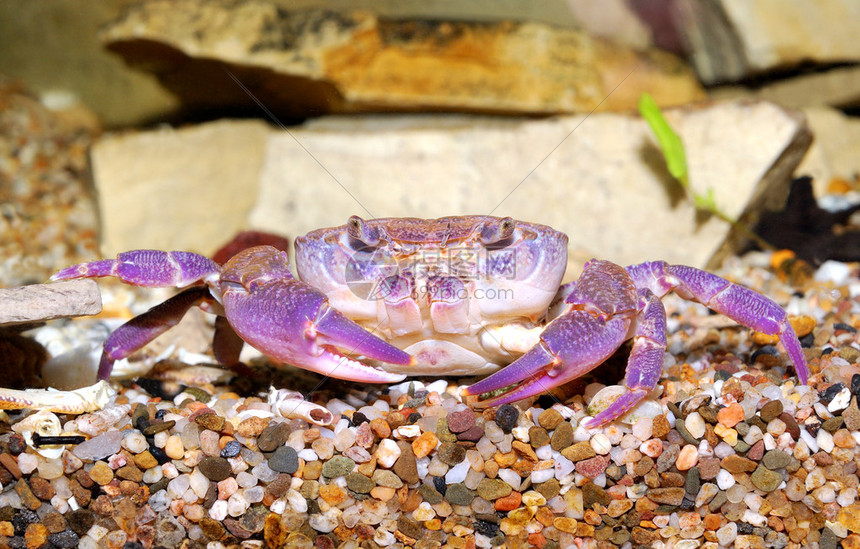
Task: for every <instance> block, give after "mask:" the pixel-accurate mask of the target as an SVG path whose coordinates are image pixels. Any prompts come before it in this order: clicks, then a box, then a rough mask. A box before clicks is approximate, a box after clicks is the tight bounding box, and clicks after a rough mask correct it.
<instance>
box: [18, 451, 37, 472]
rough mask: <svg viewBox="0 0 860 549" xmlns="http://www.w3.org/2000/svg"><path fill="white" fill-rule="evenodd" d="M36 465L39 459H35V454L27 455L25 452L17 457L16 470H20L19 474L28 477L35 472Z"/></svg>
mask: <svg viewBox="0 0 860 549" xmlns="http://www.w3.org/2000/svg"><path fill="white" fill-rule="evenodd" d="M38 465H39V458H37V457H36V454H28V453H26V452H25V453H23V454H20V455H18V469H21V472H22V473H24V474H25V475H29V474H30V473H32V472H33V471H35V470H36V467H37V466H38Z"/></svg>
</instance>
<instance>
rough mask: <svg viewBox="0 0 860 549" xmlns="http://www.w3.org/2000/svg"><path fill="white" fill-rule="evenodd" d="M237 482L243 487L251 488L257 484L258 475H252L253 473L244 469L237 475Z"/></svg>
mask: <svg viewBox="0 0 860 549" xmlns="http://www.w3.org/2000/svg"><path fill="white" fill-rule="evenodd" d="M236 483H237V484H239V486H241V487H242V488H251V487H253V486H256V485H257V477H255V476H254V475H252V474H251V473H247V472H245V471H242V472H241V473H239V474H238V475H236Z"/></svg>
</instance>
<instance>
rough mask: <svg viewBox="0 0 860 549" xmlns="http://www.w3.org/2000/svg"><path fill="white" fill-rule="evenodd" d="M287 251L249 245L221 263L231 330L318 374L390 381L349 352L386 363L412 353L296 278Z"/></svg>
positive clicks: (395, 377)
mask: <svg viewBox="0 0 860 549" xmlns="http://www.w3.org/2000/svg"><path fill="white" fill-rule="evenodd" d="M286 261H287V259H286V254H285V253H284V252H282V251H279V250H276V249H275V248H272V247H270V246H259V247H255V248H249V249H247V250H244V251H242V252H240V253H239V254H237V255H236V256H234V257H233V258H232V259H231V260H230V261H229V262H227V264H226V265H225V266H224V272H223V274H222V276H221V281H220V284H221V295H222V303H223V305H224V311H225V312H226V316H227V319H228V320H229V321H230V325H231V326H232V327H233V329H234V330H235V331H236V333H237V334H238V335H239V336H240V337H241V338H242V339H243V340H245V341H246V342H248V343H249V344H251V345H252V346H253V347H255V348H256V349H257V350H259V351H260V352H262V353H263V354H265V355H266V356H269V357H271V358H273V359H275V360H278V361H281V362H284V363H287V364H292V365H295V366H298V367H300V368H304V369H306V370H311V371H314V372H318V373H320V374H323V375H327V376H331V377H336V378H339V379H346V380H350V381H361V382H367V383H393V382H397V381H402V380H403V379H404V378H405V376H404V375H401V374H390V373H387V372H384V371H382V370H380V369H377V368H374V367H372V366H368V365H366V364H363V363H362V362H360V361H358V360H355V359H353V358H350V357H351V356H356V355H361V356H365V357H367V358H369V359H371V360H376V361H380V362H387V363H389V364H400V365H410V364H413V362H414V360H413V358H412V357H411V356H410V355H409V354H408V353H406V352H404V351H401V350H400V349H398V348H397V347H394V346H393V345H390V344H389V343H387V342H385V341H384V340H382V339H380V338H378V337H377V336H375V335H373V334H372V333H370V332H368V331H367V330H365V329H364V328H362V327H361V326H359V325H358V324H356V323H355V322H353V321H352V320H349V319H348V318H346V317H345V316H343V315H342V314H341V313H339V312H338V311H336V310H335V309H333V308H332V307H331V306H330V305H329V304H328V300H327V299H326V297H325V295H324V294H322V293H321V292H319V291H318V290H316V289H314V288H313V287H311V286H310V285H308V284H306V283H304V282H302V281H300V280H296V279H295V278H293V277H292V275H291V274H290V273H289V268H288V267H287V266H286V265H287V263H286Z"/></svg>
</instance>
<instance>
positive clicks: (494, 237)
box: [481, 217, 517, 248]
mask: <svg viewBox="0 0 860 549" xmlns="http://www.w3.org/2000/svg"><path fill="white" fill-rule="evenodd" d="M516 227H517V222H516V221H514V220H513V219H512V218H510V217H505V218H503V219H496V218H490V219H487V220H486V221H484V226H483V227H481V242H482V243H483V244H484V245H485V246H489V247H497V248H503V247H505V246H507V245H508V244H510V240H511V237H512V236H513V234H514V229H516Z"/></svg>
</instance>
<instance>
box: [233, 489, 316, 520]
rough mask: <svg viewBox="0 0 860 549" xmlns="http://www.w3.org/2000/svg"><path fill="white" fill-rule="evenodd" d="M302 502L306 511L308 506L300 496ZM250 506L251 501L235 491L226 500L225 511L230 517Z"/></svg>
mask: <svg viewBox="0 0 860 549" xmlns="http://www.w3.org/2000/svg"><path fill="white" fill-rule="evenodd" d="M302 502H304V503H305V511H307V510H308V506H307V502H306V501H305V498H302ZM250 506H251V503H250V502H249V501H248V500H247V499H245V495H244V494H243V493H242V492H236V493H235V494H233V495H232V496H230V499H228V500H227V513H228V514H229V515H230V516H231V517H240V516H242V515H244V514H245V511H247V510H248V507H250ZM299 512H302V513H303V512H304V511H299Z"/></svg>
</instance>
